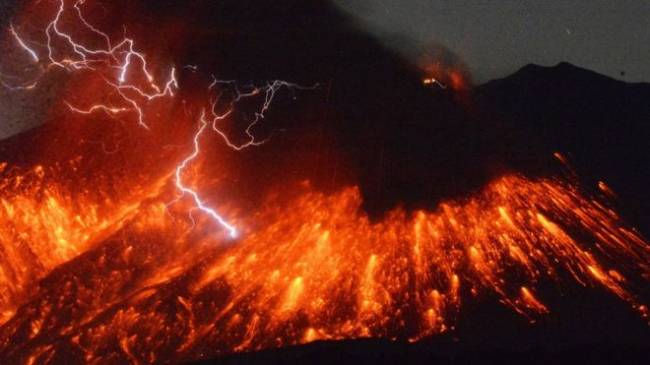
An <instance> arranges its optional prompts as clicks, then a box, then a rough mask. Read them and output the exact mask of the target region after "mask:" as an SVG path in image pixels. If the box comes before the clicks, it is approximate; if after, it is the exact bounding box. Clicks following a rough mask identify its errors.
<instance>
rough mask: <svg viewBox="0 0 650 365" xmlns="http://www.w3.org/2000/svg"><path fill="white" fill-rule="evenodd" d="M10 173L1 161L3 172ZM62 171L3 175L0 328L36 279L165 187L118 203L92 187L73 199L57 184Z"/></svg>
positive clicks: (115, 227) (152, 188)
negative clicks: (57, 177)
mask: <svg viewBox="0 0 650 365" xmlns="http://www.w3.org/2000/svg"><path fill="white" fill-rule="evenodd" d="M78 164H79V161H71V162H70V165H71V166H72V168H74V165H78ZM6 169H8V167H7V163H1V164H0V173H2V172H4V170H6ZM58 173H60V169H56V168H50V169H47V170H46V169H45V168H44V167H43V166H40V165H38V166H36V167H34V168H32V169H31V170H29V171H27V172H18V171H9V172H8V173H7V174H6V176H2V175H0V177H2V178H1V179H0V191H2V194H1V195H0V222H2V224H1V225H0V324H2V323H4V322H6V321H7V320H8V319H9V318H11V317H12V316H13V315H14V313H15V310H16V308H17V307H18V306H19V305H20V304H22V302H24V301H25V300H26V299H27V298H29V297H30V295H31V293H30V291H32V290H33V289H34V284H35V283H36V281H38V280H40V279H41V278H43V277H44V276H45V275H46V274H48V273H49V272H50V271H51V270H52V269H54V268H55V267H56V266H58V265H60V264H62V263H64V262H67V261H69V260H71V259H73V258H74V257H76V256H77V255H79V254H80V253H82V252H85V251H86V250H88V249H89V248H91V247H92V245H93V244H94V243H95V242H98V241H100V240H101V239H102V238H105V237H107V236H110V235H111V234H113V233H114V232H116V231H117V230H119V229H120V228H121V227H122V225H123V224H124V223H125V222H127V221H128V220H129V219H130V218H132V216H133V214H134V213H136V212H137V210H138V207H139V205H140V201H141V200H143V199H145V198H147V197H152V196H155V195H156V194H157V193H158V192H159V190H160V188H161V184H160V183H158V184H157V185H156V184H154V186H150V187H148V188H147V189H138V188H135V189H133V190H132V191H131V193H130V194H128V195H127V196H122V197H121V198H120V199H114V198H112V197H109V196H106V195H105V194H102V193H101V192H100V193H97V192H95V191H93V190H92V189H89V188H88V187H82V188H81V189H78V190H77V191H76V192H75V194H74V195H72V194H71V191H70V190H69V189H67V188H63V187H61V186H60V184H59V183H57V179H56V175H58ZM95 187H96V186H95Z"/></svg>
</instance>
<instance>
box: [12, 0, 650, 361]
mask: <svg viewBox="0 0 650 365" xmlns="http://www.w3.org/2000/svg"><path fill="white" fill-rule="evenodd" d="M38 3H39V2H37V3H36V5H35V6H38ZM86 5H88V4H86V2H84V1H76V2H74V3H72V5H71V3H70V2H68V1H65V0H61V1H60V2H58V3H57V7H56V8H55V9H53V13H52V14H50V15H51V17H47V16H46V17H44V18H45V19H46V20H45V21H44V23H43V31H44V33H43V34H44V35H45V39H44V40H45V42H37V41H34V40H33V38H30V37H28V36H26V35H24V34H23V33H22V32H21V30H22V29H24V28H25V27H21V26H19V25H18V23H14V24H12V26H11V27H10V29H9V35H10V39H12V40H13V41H14V44H15V45H16V46H17V47H18V48H19V49H20V50H22V51H23V53H24V56H25V57H26V59H27V60H28V61H29V62H32V63H35V64H36V65H37V67H35V70H36V74H35V77H34V78H33V79H30V78H29V77H28V78H27V79H26V81H25V83H24V84H29V85H36V86H35V87H38V82H39V80H40V78H42V77H45V76H44V75H46V74H47V73H49V72H51V71H52V70H53V69H63V70H65V71H66V72H68V73H69V74H70V75H72V76H70V77H79V79H77V80H76V83H75V80H73V81H70V82H71V86H70V90H71V91H70V92H68V94H66V97H65V98H63V97H62V99H64V100H62V101H61V103H62V104H61V106H63V108H62V109H63V110H64V113H66V116H67V117H68V118H70V121H59V122H60V123H61V125H63V126H65V127H70V126H74V128H72V127H70V128H63V129H62V132H59V133H61V134H62V135H63V136H65V137H61V139H62V140H63V141H68V142H70V141H72V140H86V139H88V138H89V136H87V135H86V134H87V133H89V131H96V130H97V129H98V130H99V131H105V130H112V129H110V128H113V127H112V125H109V124H102V123H95V124H90V125H87V124H82V123H80V125H75V124H74V123H75V122H79V121H80V120H90V121H92V122H95V121H96V122H100V121H104V119H106V118H107V119H109V120H113V118H117V117H118V116H119V117H124V118H125V119H119V123H116V125H117V126H118V127H119V128H125V129H127V130H129V131H132V132H131V133H133V134H135V135H136V136H137V139H136V141H135V142H132V143H131V144H127V145H126V146H121V147H120V148H118V149H117V150H116V151H115V153H114V154H113V153H112V152H108V151H106V149H105V148H103V146H102V148H97V147H96V146H95V147H93V148H90V147H87V148H85V149H81V148H79V149H77V148H78V147H79V146H78V145H75V147H77V148H71V149H70V150H69V151H66V152H65V153H63V152H62V156H56V158H51V159H45V158H44V159H43V161H42V162H41V163H38V164H35V165H34V166H22V165H20V166H13V165H12V163H11V162H10V161H7V162H2V163H0V174H2V175H0V188H1V189H0V222H2V224H1V225H0V249H1V250H0V278H1V279H2V280H0V325H1V326H0V358H1V359H3V360H5V361H6V362H7V363H28V364H32V363H39V364H40V363H43V364H47V363H63V362H65V363H97V364H103V363H125V362H130V363H152V362H174V363H176V362H182V361H188V360H194V359H199V358H209V357H212V356H218V355H221V354H226V353H232V352H242V351H253V350H258V349H264V348H272V347H280V346H288V345H294V344H302V343H307V342H312V341H316V340H323V339H328V340H337V339H350V338H367V337H381V338H389V339H404V340H409V341H418V340H421V339H423V338H426V337H428V336H433V335H437V334H440V333H445V332H449V331H453V330H454V328H455V323H456V321H457V318H458V317H459V316H462V315H463V306H464V303H466V302H468V301H471V302H477V303H481V302H489V301H498V302H500V303H502V304H503V305H505V306H507V307H508V308H510V309H512V310H513V311H514V312H515V313H518V314H520V315H522V316H524V317H525V318H527V319H529V320H530V321H531V322H535V321H536V320H537V319H538V318H540V317H541V316H546V315H552V312H553V310H554V308H553V307H552V306H551V305H550V304H549V303H547V302H546V301H545V297H544V291H543V290H541V287H542V286H543V285H544V284H548V283H552V284H553V286H554V287H558V288H561V287H563V286H569V285H579V286H583V287H596V288H601V289H602V290H605V291H608V292H610V293H611V294H612V295H614V296H616V297H618V298H620V299H621V300H622V301H624V302H626V303H628V304H629V305H630V306H631V307H632V308H634V310H636V311H637V312H638V313H639V315H640V316H641V317H643V318H645V319H646V320H647V317H648V310H647V306H646V305H645V304H644V303H643V300H644V298H641V297H640V296H639V294H638V288H637V287H636V286H635V285H637V284H636V283H638V282H640V281H641V282H645V281H647V280H648V278H650V264H649V263H650V245H649V244H648V242H647V241H646V240H645V239H644V238H643V237H642V236H641V235H640V234H639V233H638V232H637V231H635V230H634V229H633V228H631V227H629V226H628V225H627V224H626V223H625V222H624V221H623V219H621V218H620V217H619V216H618V214H617V213H616V212H615V211H614V210H613V209H612V207H611V206H610V204H609V203H607V199H606V198H607V197H612V196H613V192H611V189H610V188H608V187H607V185H605V183H602V184H599V186H600V189H601V190H602V191H603V192H605V193H606V194H605V195H604V196H601V195H596V194H592V193H589V191H588V189H584V188H583V187H580V186H579V184H578V183H576V182H575V181H574V180H573V179H565V178H563V177H555V178H536V179H533V178H528V177H525V176H522V175H519V174H516V173H509V174H505V175H502V176H500V177H498V178H496V179H494V180H493V181H492V182H490V183H489V184H487V185H486V186H484V187H483V188H482V189H481V190H480V191H477V192H475V193H474V194H473V195H471V196H469V197H466V198H462V199H461V198H458V199H449V200H446V201H443V202H441V203H440V204H439V205H438V207H437V208H435V209H431V210H418V211H414V212H409V211H406V210H404V209H401V208H395V209H393V210H391V211H390V212H388V213H386V215H385V216H384V217H383V218H381V219H378V220H376V221H375V220H371V219H370V218H369V217H368V216H367V215H366V213H364V212H363V210H362V208H361V205H362V196H361V194H360V190H359V187H357V186H346V187H341V188H339V189H338V190H337V191H335V192H331V193H325V192H322V191H320V190H319V189H317V188H315V187H313V186H312V183H311V182H309V181H301V182H299V183H296V182H292V181H287V182H284V183H283V186H282V187H278V188H276V189H274V190H272V191H271V193H270V194H268V196H267V197H266V198H265V200H264V203H263V204H261V205H259V206H256V207H255V208H253V209H250V210H243V209H238V207H237V204H236V203H237V202H236V201H235V199H231V198H230V197H229V196H215V194H214V193H212V192H210V191H209V189H206V188H205V186H210V183H209V182H214V181H217V183H221V181H220V180H219V177H218V176H207V175H208V174H215V175H216V174H218V173H227V171H226V172H223V171H221V170H219V169H220V168H222V167H221V166H222V165H223V164H224V163H226V162H227V161H225V160H224V159H225V158H226V157H224V155H220V154H215V153H202V152H203V151H204V150H203V148H205V147H206V145H209V142H210V141H212V143H218V144H220V145H223V146H224V149H226V150H228V151H230V152H234V153H238V152H239V151H241V150H243V149H246V148H248V147H255V146H259V145H260V144H263V143H265V142H266V140H264V139H262V140H260V139H258V138H257V137H256V136H255V134H254V127H255V126H256V125H258V123H260V122H261V121H262V120H263V119H264V116H265V112H266V111H267V110H268V109H269V107H270V106H271V103H272V101H273V99H274V97H275V95H276V92H278V91H279V90H281V89H286V90H290V91H296V90H303V91H304V90H305V89H311V88H313V87H303V86H299V85H296V84H292V83H289V82H285V81H277V80H276V81H272V82H268V83H265V84H261V86H260V85H257V86H256V85H252V84H251V85H246V86H240V85H238V84H237V83H236V82H234V81H221V80H218V79H217V78H216V77H214V76H211V79H210V80H208V81H206V82H204V83H203V84H201V83H199V84H201V85H202V87H200V88H197V89H196V90H192V91H191V92H187V93H186V94H183V86H184V84H183V82H181V81H180V80H181V77H180V76H179V75H180V74H181V73H182V72H189V73H198V70H197V69H196V68H194V67H176V66H173V65H163V66H161V64H162V62H160V61H157V60H156V59H155V58H154V59H155V60H156V62H152V61H151V57H146V56H145V52H143V51H140V50H138V48H137V47H136V41H135V39H134V38H129V37H126V36H124V38H122V39H120V40H119V41H117V42H115V41H113V40H112V39H113V38H112V37H110V36H109V34H108V33H106V32H103V31H101V30H99V29H98V28H97V27H95V26H94V25H92V24H93V23H92V22H91V21H90V20H89V19H88V18H87V17H86V16H85V15H84V12H83V11H82V10H83V9H84V7H83V6H86ZM44 6H45V5H44ZM72 21H74V22H75V23H74V24H77V25H78V26H79V24H80V25H81V26H82V27H83V28H84V29H85V30H86V31H87V32H88V35H87V37H88V38H89V39H90V38H92V39H94V43H93V42H91V41H87V42H82V41H79V40H78V35H77V36H73V35H72V34H70V33H67V32H66V31H65V29H66V28H67V27H69V24H68V23H66V22H72ZM29 33H30V36H34V34H31V32H29ZM30 39H32V40H30ZM34 39H36V38H34ZM84 41H86V39H85V38H84ZM90 44H101V45H96V46H91V45H90ZM184 70H185V71H184ZM77 75H78V76H77ZM159 75H163V77H162V79H160V80H158V79H159V78H160V76H159ZM79 85H83V86H84V87H83V88H82V87H81V86H79ZM90 86H92V87H90ZM452 86H453V85H452ZM88 90H90V91H91V92H90V91H88ZM197 90H199V91H197ZM14 91H15V92H28V91H26V90H22V89H18V88H16V89H15V90H14ZM187 94H191V95H190V96H187ZM195 94H198V95H195ZM68 96H71V98H69V97H68ZM180 99H182V100H180ZM244 99H246V100H249V101H251V100H252V101H254V104H255V105H256V107H255V111H254V112H253V113H252V115H253V117H252V118H250V119H247V120H246V122H245V126H244V128H242V129H243V133H241V135H242V136H240V137H230V136H229V134H227V133H226V132H225V130H224V128H223V126H222V125H221V123H222V122H224V121H227V120H230V119H232V118H234V114H236V110H237V108H238V107H239V106H240V102H241V101H242V100H244ZM161 104H174V106H175V107H176V109H178V110H180V111H178V110H176V109H174V110H176V112H172V111H170V109H165V107H164V105H161ZM170 108H171V107H170ZM128 116H131V117H128ZM134 122H135V123H134ZM170 124H171V126H170ZM176 126H178V130H181V131H183V133H176V132H177V129H175V128H176ZM116 128H117V127H116ZM167 129H169V131H168V130H167ZM165 131H166V132H168V133H164V132H165ZM37 132H38V131H37ZM43 133H45V132H43ZM177 134H178V136H177ZM170 135H172V136H173V137H174V138H171V137H169V136H170ZM210 136H212V137H213V138H211V139H210V138H209V137H210ZM47 137H49V135H45V138H47ZM185 137H187V140H183V142H184V144H181V145H180V147H178V146H177V147H174V146H175V145H174V144H175V143H179V140H181V139H183V138H185ZM214 137H216V138H214ZM66 138H67V139H66ZM167 138H168V139H167ZM188 140H189V142H190V143H188ZM163 151H164V152H163ZM557 156H558V159H560V160H562V161H563V162H564V163H565V164H568V162H567V161H566V159H565V158H564V157H562V155H560V154H557ZM134 161H135V162H134ZM25 165H29V164H25ZM205 166H217V167H215V168H213V169H204V168H203V167H205ZM223 169H224V170H226V169H225V168H223ZM122 170H125V172H121V173H120V171H122ZM215 170H219V171H218V173H217V172H215ZM214 201H217V202H219V204H218V206H217V205H212V204H211V203H212V202H214ZM188 212H189V213H188ZM224 233H227V234H224Z"/></svg>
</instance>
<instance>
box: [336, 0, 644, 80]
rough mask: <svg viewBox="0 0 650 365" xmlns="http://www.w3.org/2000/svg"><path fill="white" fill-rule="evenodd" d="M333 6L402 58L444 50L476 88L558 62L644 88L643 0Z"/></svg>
mask: <svg viewBox="0 0 650 365" xmlns="http://www.w3.org/2000/svg"><path fill="white" fill-rule="evenodd" d="M335 2H336V3H337V4H339V5H340V6H341V7H342V8H344V9H345V10H347V11H349V12H351V13H352V14H354V15H356V16H358V17H359V18H360V19H361V20H362V22H363V23H364V24H365V25H366V26H368V27H369V28H370V29H371V30H372V31H373V33H375V34H376V35H378V36H380V37H381V38H382V39H384V40H387V41H388V43H389V44H391V45H392V46H394V47H396V48H398V49H400V50H401V51H404V48H405V47H404V44H406V43H413V44H419V45H424V44H432V43H435V44H440V45H443V46H445V47H447V48H449V49H450V50H451V51H452V52H454V53H455V54H456V55H457V56H459V57H460V58H461V59H462V60H463V61H464V62H465V63H466V64H467V65H468V66H469V68H470V70H471V71H472V73H473V77H474V80H475V81H476V82H478V83H481V82H485V81H487V80H490V79H494V78H500V77H503V76H506V75H508V74H511V73H513V72H514V71H516V70H517V69H518V68H520V67H521V66H523V65H525V64H528V63H536V64H539V65H545V66H551V65H554V64H557V63H558V62H560V61H567V62H570V63H573V64H575V65H577V66H581V67H584V68H588V69H591V70H594V71H597V72H599V73H602V74H605V75H608V76H611V77H615V78H617V79H621V80H625V81H631V82H637V81H644V82H648V81H650V62H649V60H650V1H648V0H636V1H635V0H616V1H612V0H591V1H564V0H547V1H537V0H500V1H498V2H497V1H479V0H454V1H447V0H400V1H390V0H352V1H350V0H335ZM395 39H398V40H399V39H402V40H406V41H407V42H403V41H395ZM409 48H412V45H409ZM622 72H624V73H622Z"/></svg>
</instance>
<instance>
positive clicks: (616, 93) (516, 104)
mask: <svg viewBox="0 0 650 365" xmlns="http://www.w3.org/2000/svg"><path fill="white" fill-rule="evenodd" d="M474 98H475V101H476V103H477V104H478V105H479V109H480V110H481V113H483V115H485V116H487V115H489V118H491V119H493V120H499V121H500V122H501V123H505V125H506V126H507V128H505V129H504V131H511V132H512V134H513V135H516V136H517V138H511V139H516V140H515V141H512V143H513V144H514V146H510V149H509V153H508V154H507V155H510V158H511V160H513V161H514V164H515V165H516V164H518V163H519V164H520V165H522V164H523V165H526V163H525V162H524V163H522V162H523V161H524V160H526V159H528V158H530V156H531V155H528V156H525V155H526V153H525V151H530V150H537V151H538V152H542V153H544V154H546V155H548V154H550V153H552V152H554V151H559V152H561V153H564V154H566V155H567V156H568V157H569V159H570V160H571V162H572V164H573V165H574V167H575V168H576V169H577V170H578V172H579V176H580V177H581V178H583V179H586V180H590V181H592V182H594V181H597V180H603V181H605V182H606V183H607V184H608V185H609V186H611V187H612V188H613V189H614V191H615V192H617V193H618V194H619V196H620V198H621V201H622V203H623V204H622V205H623V206H624V209H623V211H624V212H625V211H627V212H628V213H630V215H631V216H633V217H632V220H633V221H634V222H635V223H637V224H638V225H641V226H642V228H643V229H644V231H645V233H646V234H648V232H649V230H648V228H650V190H649V189H648V186H650V145H649V144H648V140H649V138H650V84H647V83H626V82H622V81H618V80H614V79H611V78H609V77H606V76H603V75H600V74H598V73H595V72H592V71H589V70H585V69H582V68H580V67H576V66H574V65H571V64H569V63H565V62H563V63H559V64H557V65H556V66H553V67H542V66H537V65H527V66H525V67H523V68H522V69H520V70H519V71H518V72H516V73H515V74H513V75H511V76H508V77H506V78H503V79H499V80H494V81H490V82H488V83H486V84H484V85H481V86H479V87H477V88H476V89H475V90H474ZM502 133H506V134H508V132H502ZM510 137H512V136H510ZM522 138H523V139H522ZM516 153H523V155H520V156H513V154H516ZM523 168H524V169H525V167H523Z"/></svg>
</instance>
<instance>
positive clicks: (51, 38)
mask: <svg viewBox="0 0 650 365" xmlns="http://www.w3.org/2000/svg"><path fill="white" fill-rule="evenodd" d="M84 3H85V0H77V1H76V2H74V4H73V5H72V9H69V8H68V7H66V1H65V0H59V3H58V8H57V11H56V14H55V15H54V18H53V19H52V20H51V21H50V22H49V24H48V25H47V27H46V28H45V30H44V34H45V39H46V43H45V45H44V47H45V48H46V49H45V53H46V54H47V61H45V60H42V59H41V58H40V57H39V56H38V52H37V50H35V49H34V48H31V47H29V46H28V43H29V42H26V41H25V40H24V39H23V37H21V36H20V35H19V34H18V32H17V31H16V29H15V28H14V26H13V24H11V26H10V28H9V30H10V32H11V34H12V36H13V38H14V39H15V41H16V43H17V44H18V46H20V47H21V48H22V49H23V50H24V51H25V52H27V53H28V54H29V56H30V57H31V59H32V61H33V62H35V63H41V62H47V65H46V67H44V68H43V70H45V71H44V72H47V71H49V70H50V69H52V68H56V67H58V68H62V69H64V70H67V71H69V72H75V71H79V70H90V71H95V72H101V70H102V69H100V66H108V69H109V70H112V72H110V73H109V74H108V75H106V74H105V73H101V75H102V77H103V78H104V80H105V82H106V85H107V86H109V87H110V88H112V90H113V91H115V94H116V95H119V97H120V98H121V99H122V101H123V102H124V105H108V104H101V103H97V104H93V105H90V106H87V107H80V106H75V105H73V104H72V103H70V102H67V101H66V102H65V104H66V106H67V107H68V109H69V110H70V111H72V112H74V113H79V114H86V115H89V114H93V113H97V112H103V113H107V114H110V115H116V114H122V113H133V114H135V115H136V117H137V122H138V125H139V126H140V127H142V128H145V129H147V130H148V129H150V126H149V124H148V123H147V122H146V104H147V103H151V102H153V101H155V100H157V99H162V98H173V97H174V96H175V90H177V89H178V88H179V84H178V80H177V71H176V67H171V69H170V71H169V76H168V77H167V79H166V80H165V81H164V82H162V83H158V82H157V80H156V78H155V77H154V72H153V71H152V70H151V67H150V65H149V63H148V62H147V58H146V57H145V55H144V53H143V52H141V51H139V50H137V49H136V47H135V41H134V39H132V38H128V37H126V35H125V36H124V38H123V39H121V40H120V41H119V42H116V43H115V42H113V41H112V39H111V37H110V36H109V35H108V34H107V33H106V32H103V31H101V30H100V29H98V28H97V27H96V26H94V25H93V24H92V23H91V22H90V21H88V20H87V19H86V17H85V16H84V14H83V11H82V5H83V4H84ZM67 12H70V13H72V14H73V15H74V16H75V17H76V19H77V20H78V21H79V23H80V24H79V27H81V28H85V29H87V30H88V31H89V32H90V33H91V34H93V35H95V36H97V37H99V38H101V39H102V40H103V43H104V46H103V47H99V48H91V47H90V46H88V45H86V44H83V43H82V42H80V41H78V40H76V39H75V37H74V36H73V34H71V33H68V32H66V31H64V30H63V29H62V28H63V25H62V17H63V16H64V15H65V14H67ZM125 33H126V32H125ZM57 42H64V44H65V45H67V47H66V48H69V49H70V50H71V52H68V53H70V54H67V55H65V53H64V51H63V50H62V49H60V48H58V47H56V43H57ZM62 54H63V55H62ZM184 69H189V70H190V71H191V72H197V70H198V67H197V66H185V67H184ZM136 73H139V74H136ZM41 76H42V75H39V77H41ZM139 77H144V79H146V80H147V83H146V85H144V87H143V86H141V85H138V84H136V83H135V82H131V81H130V80H135V79H138V78H139ZM2 84H3V85H5V86H6V87H7V88H10V89H13V90H19V89H31V88H34V87H35V86H36V85H37V84H38V78H37V79H36V80H34V81H33V82H31V83H29V84H27V86H21V87H10V86H9V85H6V83H4V82H3V83H2ZM217 85H223V86H224V87H227V88H231V89H233V93H234V97H233V98H232V99H231V101H230V102H229V109H228V110H227V111H226V112H224V113H219V112H217V103H218V101H219V98H218V97H217V98H214V99H213V100H211V101H210V102H209V107H208V108H204V109H203V111H202V112H201V114H200V118H199V125H200V127H199V129H198V131H197V132H196V134H195V135H194V137H193V150H192V153H191V154H190V155H188V156H187V157H185V158H184V159H183V160H182V161H181V163H180V164H179V165H178V166H176V169H175V174H174V178H175V186H176V188H177V189H178V191H179V192H180V193H181V196H180V197H179V198H178V199H180V198H181V197H182V196H184V195H189V196H190V197H191V199H192V201H193V203H194V205H195V208H193V209H198V210H200V211H202V212H203V213H205V214H206V215H207V216H209V217H210V218H212V219H213V220H214V221H215V222H216V223H218V224H219V225H220V226H221V227H223V228H224V229H225V230H227V231H228V232H229V234H230V236H231V237H232V238H235V237H236V236H237V229H236V228H235V227H234V226H233V225H232V224H230V223H229V222H228V221H227V220H226V219H225V218H224V217H222V216H221V215H220V214H219V213H218V212H217V211H216V210H215V209H214V208H212V207H209V206H208V205H206V203H205V202H204V200H203V199H202V198H201V196H200V194H199V192H198V191H196V190H194V189H193V188H190V187H189V186H188V185H187V184H186V183H184V181H183V172H184V170H185V169H186V168H187V167H188V166H189V165H190V164H191V163H192V162H194V161H195V160H196V159H198V158H199V156H200V153H201V146H200V137H201V136H202V134H203V133H204V131H205V130H206V129H207V127H208V126H210V127H211V129H212V130H213V131H214V132H215V133H217V134H218V135H219V136H220V137H221V139H222V140H223V141H224V142H225V144H226V145H227V146H228V147H230V148H232V149H234V150H236V151H241V150H243V149H245V148H248V147H252V146H259V145H261V144H263V143H264V142H265V140H258V139H257V138H256V137H255V135H254V134H253V132H252V129H253V128H254V127H255V126H256V125H257V124H258V123H259V122H260V121H261V120H262V119H264V115H265V113H266V111H267V110H268V109H269V107H270V105H271V103H272V101H273V98H274V97H275V95H276V92H277V91H278V90H280V89H282V88H287V89H313V88H315V87H316V85H315V86H312V87H302V86H299V85H296V84H292V83H289V82H286V81H280V80H275V81H272V82H267V83H266V84H265V85H264V86H261V87H258V86H253V85H248V86H244V87H240V86H238V84H237V82H236V81H234V80H229V81H222V80H218V79H217V78H216V77H214V76H212V82H211V83H210V85H209V86H208V91H210V90H213V89H214V88H215V86H217ZM260 96H261V97H262V98H263V101H262V103H261V106H260V108H259V110H258V111H256V112H255V114H254V118H252V120H251V121H250V122H249V123H248V125H247V126H246V129H245V131H244V132H245V140H244V141H243V142H242V143H235V142H233V141H232V139H231V138H230V137H228V135H227V134H226V133H225V132H224V131H223V130H222V129H220V128H219V123H220V122H221V121H223V120H224V119H226V118H228V117H230V116H232V115H233V113H234V112H235V107H236V104H237V103H239V102H240V101H242V100H243V99H247V98H253V97H260ZM205 110H209V112H206V111H205ZM208 114H209V115H208ZM178 199H177V200H178Z"/></svg>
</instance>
